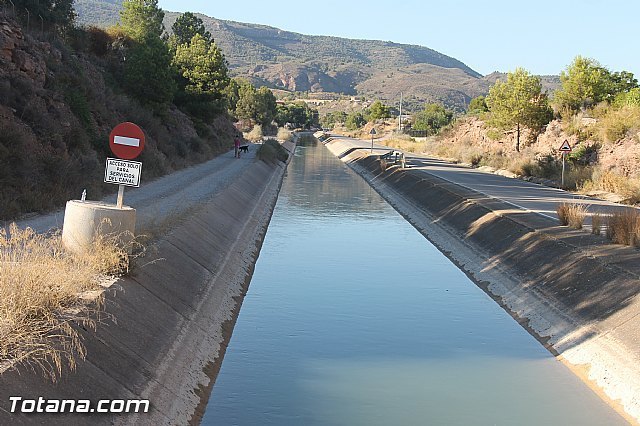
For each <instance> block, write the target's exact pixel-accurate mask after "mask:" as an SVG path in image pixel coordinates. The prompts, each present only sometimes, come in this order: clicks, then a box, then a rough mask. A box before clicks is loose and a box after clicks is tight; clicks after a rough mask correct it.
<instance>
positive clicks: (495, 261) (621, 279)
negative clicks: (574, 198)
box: [326, 139, 640, 423]
mask: <svg viewBox="0 0 640 426" xmlns="http://www.w3.org/2000/svg"><path fill="white" fill-rule="evenodd" d="M326 146H327V147H328V148H329V150H331V152H333V153H334V154H335V155H336V156H338V157H339V158H341V159H342V160H343V161H345V162H346V163H347V164H349V165H350V166H351V167H352V168H353V169H354V170H355V171H356V172H357V173H359V174H360V175H361V176H363V177H364V178H365V179H366V180H367V181H368V182H369V183H370V184H371V185H372V186H373V187H374V188H375V189H376V190H377V191H378V192H379V193H380V194H381V195H382V196H383V197H384V198H386V199H387V201H389V202H390V204H392V205H393V206H394V207H395V208H396V209H397V210H398V211H399V212H400V213H401V214H403V215H404V216H405V217H406V218H407V219H408V220H409V221H410V222H411V223H412V224H413V225H414V226H415V227H416V228H417V229H418V230H419V231H420V232H421V233H423V235H425V236H426V237H427V238H428V239H429V240H430V241H432V242H433V243H434V244H435V245H436V246H437V247H438V248H439V249H440V250H441V251H443V252H444V253H445V254H446V255H447V256H448V257H449V258H450V259H451V260H452V261H453V262H455V263H456V264H457V265H458V266H459V267H460V268H461V269H462V270H463V271H464V272H465V273H467V275H469V276H470V277H471V278H472V280H473V281H474V282H476V283H477V285H478V286H480V287H481V288H482V289H483V290H484V291H485V292H486V293H487V294H489V295H490V296H491V297H492V298H493V299H494V300H496V301H497V302H498V303H499V304H500V305H501V306H503V308H504V309H505V310H507V311H508V312H509V313H510V314H511V315H512V316H513V317H514V318H515V319H516V320H517V321H519V322H520V324H521V325H522V326H523V327H525V328H526V329H527V330H528V331H529V332H530V333H531V334H533V335H534V336H535V337H536V338H537V339H538V340H539V341H540V342H541V343H543V344H544V345H545V346H546V347H547V348H548V349H549V350H550V351H551V352H552V353H553V354H555V355H556V356H558V357H559V359H561V360H562V361H563V362H564V363H565V364H566V365H568V366H569V367H570V368H571V369H572V370H573V371H574V372H576V373H577V374H578V375H579V376H580V377H581V378H583V380H585V381H586V382H587V383H588V384H589V385H590V386H591V387H592V389H594V391H596V392H598V393H599V394H600V395H601V396H602V397H603V398H604V399H605V400H608V401H609V402H610V403H611V404H612V405H613V406H614V407H615V408H616V409H618V411H620V412H621V413H623V414H624V415H625V417H626V418H627V419H628V420H629V421H631V422H635V423H638V421H639V419H640V368H639V367H638V366H639V365H640V315H639V314H640V300H639V298H638V293H640V252H639V251H638V250H636V249H633V248H629V247H623V246H617V245H613V244H609V243H607V242H606V241H605V240H604V238H603V237H599V236H594V235H591V234H589V233H588V232H585V231H576V230H571V229H569V228H567V227H561V226H559V225H558V223H557V222H556V221H555V220H552V219H550V218H546V217H543V216H541V215H538V214H535V213H533V212H528V211H523V210H519V209H516V208H514V207H513V206H512V205H509V204H507V203H504V202H502V201H500V200H496V199H492V198H488V197H486V196H484V195H482V194H479V193H477V192H474V191H471V190H468V189H466V188H464V187H461V186H458V185H456V184H452V183H449V182H447V181H444V180H442V179H439V178H437V177H435V176H433V175H430V174H428V173H426V172H425V171H418V170H411V169H401V168H399V167H397V166H393V167H389V168H387V169H386V170H383V168H382V167H381V163H380V160H379V157H378V156H377V155H369V150H368V149H359V150H353V146H354V145H353V142H345V141H341V140H340V139H336V140H334V141H329V142H328V143H327V144H326Z"/></svg>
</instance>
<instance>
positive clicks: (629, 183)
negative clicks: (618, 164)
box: [582, 167, 640, 204]
mask: <svg viewBox="0 0 640 426" xmlns="http://www.w3.org/2000/svg"><path fill="white" fill-rule="evenodd" d="M582 190H584V191H593V190H602V191H607V192H612V193H615V194H619V195H620V196H622V197H623V198H624V201H625V202H627V203H630V204H635V203H638V202H640V183H639V182H638V181H637V180H634V179H630V178H628V177H624V176H621V175H619V174H617V173H614V172H613V171H609V170H602V169H600V168H597V167H596V168H594V170H593V173H592V176H591V179H590V180H588V181H586V182H585V183H584V184H583V185H582Z"/></svg>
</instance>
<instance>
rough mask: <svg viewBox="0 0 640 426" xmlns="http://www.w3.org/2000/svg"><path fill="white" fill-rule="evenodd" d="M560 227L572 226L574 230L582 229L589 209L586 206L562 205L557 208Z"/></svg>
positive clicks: (576, 204) (575, 204)
mask: <svg viewBox="0 0 640 426" xmlns="http://www.w3.org/2000/svg"><path fill="white" fill-rule="evenodd" d="M556 212H557V213H558V218H559V219H560V225H563V226H567V225H568V226H570V227H571V228H574V229H582V225H583V223H584V218H585V216H586V213H587V208H586V207H585V205H584V204H578V203H561V204H559V205H558V207H557V208H556Z"/></svg>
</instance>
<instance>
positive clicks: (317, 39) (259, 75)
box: [76, 0, 491, 110]
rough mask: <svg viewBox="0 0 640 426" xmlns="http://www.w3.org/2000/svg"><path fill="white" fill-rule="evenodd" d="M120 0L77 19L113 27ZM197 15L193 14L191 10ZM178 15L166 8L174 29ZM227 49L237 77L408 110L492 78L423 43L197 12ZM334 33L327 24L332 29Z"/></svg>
mask: <svg viewBox="0 0 640 426" xmlns="http://www.w3.org/2000/svg"><path fill="white" fill-rule="evenodd" d="M118 3H121V0H78V1H77V2H76V9H77V11H78V14H79V21H80V22H82V23H85V24H93V25H96V24H97V25H103V26H104V25H110V24H113V23H115V22H117V20H118V15H117V10H118ZM194 12H196V11H194ZM177 16H179V14H177V13H172V12H166V15H165V27H166V28H171V25H172V24H173V22H175V19H176V18H177ZM198 16H199V17H200V18H201V19H202V20H203V21H204V24H205V26H206V28H207V30H209V31H210V32H211V34H212V35H213V37H214V39H215V40H216V43H217V44H218V45H219V47H220V48H221V49H222V51H223V52H224V54H225V56H226V58H227V60H228V61H229V66H230V69H231V71H232V74H233V75H236V76H243V77H246V78H248V79H250V80H252V81H253V82H254V84H257V85H267V86H269V87H271V88H277V89H284V90H289V91H302V92H335V93H342V94H347V95H366V96H370V97H374V98H379V99H382V100H386V101H388V103H390V104H395V103H397V102H398V101H399V98H400V92H403V94H404V98H405V99H406V101H407V104H406V105H405V107H407V106H409V107H411V106H412V105H415V106H416V108H420V107H422V105H423V103H424V102H441V103H444V104H445V105H447V106H449V107H452V108H454V109H457V110H462V109H464V108H465V106H466V104H468V103H469V100H470V99H472V98H473V97H476V96H478V95H481V94H484V93H487V91H488V88H489V87H490V84H491V81H490V80H489V79H486V78H483V77H482V76H481V75H480V74H479V73H477V72H476V71H474V70H473V69H471V68H469V67H468V66H467V65H465V64H464V63H462V62H461V61H459V60H457V59H455V58H451V57H449V56H446V55H444V54H442V53H440V52H437V51H435V50H432V49H429V48H427V47H423V46H414V45H406V44H398V43H393V42H389V41H378V40H351V39H346V38H338V37H327V36H308V35H304V34H298V33H293V32H288V31H283V30H280V29H278V28H273V27H269V26H265V25H256V24H247V23H241V22H233V21H225V20H221V19H215V18H212V17H208V16H205V15H201V14H198ZM328 31H330V28H328Z"/></svg>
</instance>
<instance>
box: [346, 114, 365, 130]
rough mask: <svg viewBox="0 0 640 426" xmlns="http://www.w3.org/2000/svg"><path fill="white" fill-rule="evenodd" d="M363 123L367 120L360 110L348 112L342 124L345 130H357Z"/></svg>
mask: <svg viewBox="0 0 640 426" xmlns="http://www.w3.org/2000/svg"><path fill="white" fill-rule="evenodd" d="M365 124H367V120H365V118H364V114H362V112H352V113H349V114H348V115H347V118H346V119H345V121H344V126H345V127H346V128H347V130H358V129H359V128H361V127H362V126H364V125H365Z"/></svg>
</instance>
